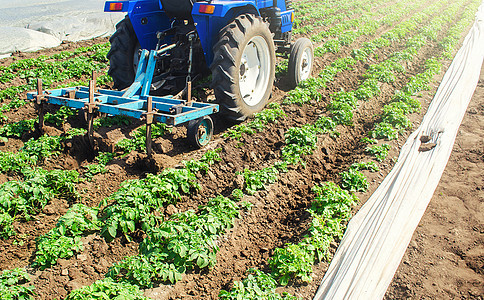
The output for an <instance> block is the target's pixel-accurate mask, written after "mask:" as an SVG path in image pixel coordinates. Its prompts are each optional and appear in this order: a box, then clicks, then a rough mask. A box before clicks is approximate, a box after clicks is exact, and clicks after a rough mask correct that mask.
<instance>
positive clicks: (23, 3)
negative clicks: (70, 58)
mask: <svg viewBox="0 0 484 300" xmlns="http://www.w3.org/2000/svg"><path fill="white" fill-rule="evenodd" d="M104 2H105V1H104V0H82V1H78V0H15V1H11V0H0V42H1V45H0V55H3V54H7V53H12V52H14V51H23V52H29V51H36V50H39V49H42V48H49V47H55V46H57V45H59V44H60V42H61V41H73V42H75V41H79V40H85V39H90V38H94V37H99V36H106V35H110V34H112V33H113V32H114V31H115V26H116V23H117V22H119V21H120V20H121V19H122V18H124V13H105V12H103V10H104ZM32 31H35V32H39V33H43V34H36V33H35V32H32ZM47 35H48V36H47ZM54 41H56V42H54Z"/></svg>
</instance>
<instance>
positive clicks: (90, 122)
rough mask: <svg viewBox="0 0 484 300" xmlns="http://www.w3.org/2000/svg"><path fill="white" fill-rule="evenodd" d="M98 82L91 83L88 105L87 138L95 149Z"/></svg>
mask: <svg viewBox="0 0 484 300" xmlns="http://www.w3.org/2000/svg"><path fill="white" fill-rule="evenodd" d="M95 87H96V82H95V81H94V80H90V81H89V102H88V103H86V107H87V137H88V138H89V144H90V145H91V147H94V135H93V134H94V132H93V131H94V112H95V110H96V109H97V106H96V103H95V102H94V89H95Z"/></svg>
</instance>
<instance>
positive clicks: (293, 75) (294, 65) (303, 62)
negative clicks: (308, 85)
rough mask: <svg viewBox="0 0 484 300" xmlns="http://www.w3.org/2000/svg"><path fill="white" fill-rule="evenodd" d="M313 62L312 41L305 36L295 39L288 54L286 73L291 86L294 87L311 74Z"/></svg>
mask: <svg viewBox="0 0 484 300" xmlns="http://www.w3.org/2000/svg"><path fill="white" fill-rule="evenodd" d="M313 62H314V48H313V43H311V41H310V40H309V39H307V38H300V39H297V40H296V42H295V43H294V44H293V45H291V53H290V54H289V63H288V73H289V80H290V82H291V85H292V86H293V87H296V86H297V85H298V84H299V83H300V82H301V81H304V80H306V79H308V78H309V76H311V72H312V70H313Z"/></svg>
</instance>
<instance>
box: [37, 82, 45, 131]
mask: <svg viewBox="0 0 484 300" xmlns="http://www.w3.org/2000/svg"><path fill="white" fill-rule="evenodd" d="M36 100H37V101H36V106H37V112H38V114H39V131H40V133H44V114H45V112H44V101H45V97H44V92H43V91H42V79H40V78H39V79H37V97H36Z"/></svg>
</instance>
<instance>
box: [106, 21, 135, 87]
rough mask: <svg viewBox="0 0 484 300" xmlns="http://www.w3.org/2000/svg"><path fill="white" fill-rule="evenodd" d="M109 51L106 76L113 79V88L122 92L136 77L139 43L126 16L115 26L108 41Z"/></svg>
mask: <svg viewBox="0 0 484 300" xmlns="http://www.w3.org/2000/svg"><path fill="white" fill-rule="evenodd" d="M109 41H110V42H111V49H110V50H109V52H108V54H107V58H108V59H109V70H108V74H109V75H110V76H111V77H112V78H113V81H114V88H115V89H118V90H122V89H125V88H127V87H128V86H130V85H131V84H132V83H133V81H134V77H135V75H136V67H137V64H138V63H137V62H138V50H139V43H138V38H137V37H136V34H135V32H134V30H133V25H132V24H131V21H130V20H129V18H128V16H126V17H125V18H124V20H122V21H120V22H119V23H118V24H116V32H115V33H114V34H113V35H112V36H111V38H110V39H109Z"/></svg>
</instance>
